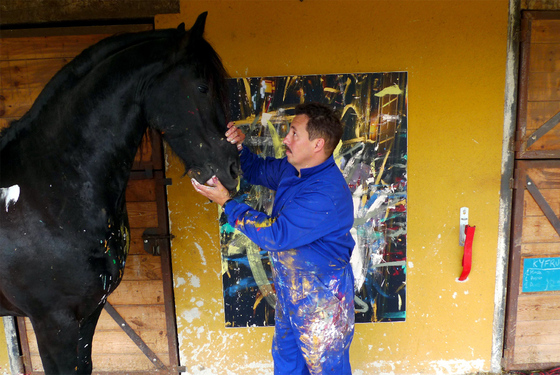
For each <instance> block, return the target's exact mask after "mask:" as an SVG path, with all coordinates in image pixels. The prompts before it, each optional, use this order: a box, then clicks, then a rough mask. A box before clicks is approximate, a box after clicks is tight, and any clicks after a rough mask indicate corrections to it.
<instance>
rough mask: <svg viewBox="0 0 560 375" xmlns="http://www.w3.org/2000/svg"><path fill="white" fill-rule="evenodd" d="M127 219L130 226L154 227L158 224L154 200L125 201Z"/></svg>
mask: <svg viewBox="0 0 560 375" xmlns="http://www.w3.org/2000/svg"><path fill="white" fill-rule="evenodd" d="M126 209H127V210H128V221H129V224H130V227H131V228H155V227H157V226H158V216H157V203H156V202H127V203H126Z"/></svg>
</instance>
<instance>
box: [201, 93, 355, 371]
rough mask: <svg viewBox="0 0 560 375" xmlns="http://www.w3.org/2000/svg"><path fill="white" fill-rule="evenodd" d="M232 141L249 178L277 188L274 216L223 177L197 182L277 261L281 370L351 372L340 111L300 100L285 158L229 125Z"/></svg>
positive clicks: (348, 223)
mask: <svg viewBox="0 0 560 375" xmlns="http://www.w3.org/2000/svg"><path fill="white" fill-rule="evenodd" d="M228 127H229V130H228V131H227V132H226V136H227V137H228V141H230V142H231V143H234V144H237V146H238V149H239V150H240V151H241V153H240V158H241V165H242V170H243V174H244V177H245V178H246V179H247V181H248V182H250V183H251V184H258V185H263V186H265V187H267V188H269V189H272V190H276V196H275V199H274V206H273V209H272V215H271V216H268V215H266V214H264V213H262V212H258V211H256V210H254V209H252V208H251V207H249V206H248V205H246V204H244V203H240V202H237V201H235V200H232V199H230V197H229V193H228V191H227V190H226V189H225V188H224V187H223V185H222V184H221V183H220V182H219V181H218V180H217V179H215V178H214V179H212V181H210V182H209V185H211V186H205V185H201V184H199V183H198V182H196V180H193V186H194V188H195V189H196V190H197V191H198V192H200V193H201V194H203V195H204V196H206V197H208V198H209V199H211V200H212V201H214V202H217V203H218V204H220V205H222V206H223V207H224V212H225V213H226V215H227V216H228V221H229V223H230V224H231V225H232V226H235V228H236V229H238V230H239V231H241V232H242V233H244V234H245V235H246V236H247V237H249V238H250V239H251V240H252V241H253V242H255V243H256V244H257V245H258V246H259V247H261V248H262V249H265V250H268V251H269V253H270V257H271V259H272V262H273V271H274V284H275V287H276V293H277V297H278V298H277V305H276V316H275V333H274V341H273V345H272V357H273V359H274V373H275V375H287V374H290V375H300V374H313V375H318V374H335V375H350V374H351V370H350V363H349V353H348V352H349V348H350V343H351V341H352V337H353V335H354V277H353V274H352V269H351V266H350V255H351V254H352V249H353V248H354V240H353V239H352V236H351V235H350V229H351V228H352V224H353V219H354V215H353V206H352V196H351V193H350V191H349V189H348V186H347V184H346V182H345V180H344V178H343V176H342V174H341V172H340V170H339V169H338V167H337V165H336V164H335V162H334V159H333V156H332V153H333V151H334V149H335V147H336V146H337V144H338V142H339V141H340V138H341V136H342V124H341V122H340V119H339V118H338V117H337V116H336V115H335V114H334V113H333V111H332V110H331V109H330V108H329V107H327V106H324V105H321V104H318V103H306V104H301V105H299V106H297V107H296V116H295V118H294V119H293V121H292V123H291V124H290V129H289V132H288V135H287V136H286V138H285V139H284V141H283V143H284V145H285V146H286V157H285V158H283V159H274V158H266V159H263V158H261V157H259V156H257V155H255V154H252V153H251V152H250V151H249V149H248V148H247V147H245V146H243V145H242V143H243V140H244V139H245V135H243V133H242V132H241V131H240V130H239V129H237V128H236V127H235V126H234V125H233V123H230V124H228Z"/></svg>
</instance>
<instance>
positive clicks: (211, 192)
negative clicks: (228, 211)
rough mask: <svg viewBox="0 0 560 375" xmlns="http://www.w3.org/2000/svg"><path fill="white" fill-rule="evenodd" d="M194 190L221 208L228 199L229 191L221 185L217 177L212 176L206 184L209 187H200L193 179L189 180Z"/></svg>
mask: <svg viewBox="0 0 560 375" xmlns="http://www.w3.org/2000/svg"><path fill="white" fill-rule="evenodd" d="M191 182H192V184H193V187H194V190H196V191H197V192H199V193H200V194H202V195H204V196H205V197H206V198H208V199H210V200H211V201H214V202H216V203H218V204H219V205H220V206H223V205H224V203H226V201H227V200H228V199H230V196H229V191H228V190H227V189H226V188H225V187H224V185H222V183H221V182H220V180H218V177H216V176H214V177H212V178H211V179H210V180H208V181H207V182H206V183H207V184H208V185H209V186H207V185H202V184H201V183H199V182H198V181H197V180H195V179H194V178H191Z"/></svg>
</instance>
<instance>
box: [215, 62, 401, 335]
mask: <svg viewBox="0 0 560 375" xmlns="http://www.w3.org/2000/svg"><path fill="white" fill-rule="evenodd" d="M407 78H408V76H407V73H406V72H389V73H359V74H333V75H309V76H286V77H265V78H263V77H260V78H239V79H230V80H229V89H230V98H231V102H230V106H231V119H232V120H233V121H235V124H236V125H237V126H238V127H239V128H240V129H242V130H243V132H244V133H245V134H246V139H245V142H244V144H245V145H247V146H248V147H249V148H250V149H251V150H252V151H253V152H255V153H257V154H259V155H262V156H263V157H264V156H273V157H277V158H281V157H284V155H285V154H284V147H283V145H282V139H283V138H284V136H285V135H286V133H287V131H288V129H289V125H290V121H291V119H293V117H294V108H295V106H296V105H297V104H299V103H303V102H321V103H324V104H327V105H329V106H331V107H332V108H334V109H335V110H337V111H338V112H339V113H340V114H341V118H342V121H343V123H344V124H345V127H344V134H343V137H342V141H341V143H340V144H339V147H338V148H337V149H336V150H335V153H334V157H335V161H336V162H337V164H338V166H339V167H340V169H341V171H342V173H343V175H344V177H345V179H346V182H347V183H348V186H349V187H350V190H351V191H352V194H353V200H354V227H353V229H352V236H353V237H354V240H355V241H356V247H355V248H354V251H353V254H352V261H351V263H352V269H353V271H354V275H355V278H356V293H355V311H356V322H362V323H365V322H388V321H391V322H394V321H404V320H405V318H406V223H407V221H406V214H407V194H406V192H407V174H406V170H407ZM236 199H243V200H244V201H245V202H246V203H248V204H249V205H250V206H252V207H254V208H256V209H257V210H260V211H263V212H267V213H270V212H271V210H272V203H273V201H274V192H272V191H269V190H268V189H266V188H263V187H259V186H251V185H249V184H248V183H247V182H246V181H245V180H243V179H242V180H241V183H240V186H239V192H238V195H237V198H236ZM220 242H221V249H222V274H223V288H224V307H225V322H226V325H227V326H229V327H240V326H269V325H274V305H275V302H276V296H275V293H274V285H273V284H272V271H271V265H270V260H269V257H268V253H267V252H266V251H265V250H262V249H259V248H258V247H257V246H256V245H254V244H253V243H252V242H251V241H250V240H249V239H248V238H247V237H245V236H244V235H243V234H241V233H240V232H238V231H236V230H235V229H234V228H233V227H231V226H230V225H229V224H228V223H227V220H226V219H225V216H224V214H223V213H222V214H221V216H220Z"/></svg>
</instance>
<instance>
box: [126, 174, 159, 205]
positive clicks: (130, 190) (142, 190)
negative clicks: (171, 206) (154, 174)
mask: <svg viewBox="0 0 560 375" xmlns="http://www.w3.org/2000/svg"><path fill="white" fill-rule="evenodd" d="M155 200H156V180H155V179H151V180H129V181H128V185H127V187H126V201H127V202H149V201H155Z"/></svg>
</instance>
